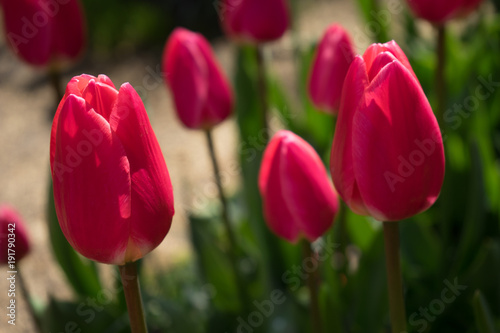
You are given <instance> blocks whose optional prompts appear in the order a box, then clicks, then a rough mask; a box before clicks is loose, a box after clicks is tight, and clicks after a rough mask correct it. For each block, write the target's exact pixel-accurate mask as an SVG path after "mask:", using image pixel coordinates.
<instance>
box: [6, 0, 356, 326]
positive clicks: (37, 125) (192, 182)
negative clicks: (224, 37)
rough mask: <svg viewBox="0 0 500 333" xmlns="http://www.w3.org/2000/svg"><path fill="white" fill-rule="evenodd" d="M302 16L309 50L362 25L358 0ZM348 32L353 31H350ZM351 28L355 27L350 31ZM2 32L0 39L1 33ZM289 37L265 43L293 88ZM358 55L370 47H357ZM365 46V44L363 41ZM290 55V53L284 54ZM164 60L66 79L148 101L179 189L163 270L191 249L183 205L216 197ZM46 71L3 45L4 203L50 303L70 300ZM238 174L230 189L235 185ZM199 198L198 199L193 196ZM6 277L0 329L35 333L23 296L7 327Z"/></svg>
mask: <svg viewBox="0 0 500 333" xmlns="http://www.w3.org/2000/svg"><path fill="white" fill-rule="evenodd" d="M300 12H301V17H300V20H299V21H298V23H297V26H296V29H297V31H298V39H299V40H300V41H301V43H303V44H304V45H305V44H307V43H309V42H311V41H314V40H317V39H318V38H319V37H320V36H321V34H322V32H323V30H324V29H325V27H326V26H327V25H328V24H329V23H331V22H339V23H341V24H343V25H345V26H346V27H352V28H353V29H354V28H355V27H362V25H361V23H360V21H359V16H358V15H357V8H355V4H354V2H353V1H318V0H316V1H311V2H310V4H309V5H308V6H307V7H305V8H304V9H303V10H301V11H300ZM349 29H350V28H349ZM350 30H351V29H350ZM3 35H4V34H3V31H2V32H1V33H0V36H3ZM291 41H292V38H291V36H290V35H288V36H286V37H285V38H284V39H283V40H282V41H280V42H279V43H276V44H273V45H270V46H268V49H267V53H266V54H267V56H268V57H269V59H268V60H269V64H270V65H269V67H270V70H271V71H273V72H274V73H275V75H277V76H279V77H280V78H281V79H282V81H283V82H286V86H287V88H288V90H291V89H294V87H295V82H294V80H293V79H290V76H293V73H294V68H293V61H292V59H291V57H289V56H283V54H285V55H286V54H288V53H289V52H286V51H287V50H290V49H291V45H292V43H291ZM358 44H359V43H357V45H356V46H357V47H358V48H359V51H361V48H362V47H364V46H366V45H358ZM361 44H363V42H361ZM282 51H285V52H282ZM233 52H234V49H233V47H232V46H231V45H229V44H228V43H225V42H222V43H218V44H217V45H216V53H217V57H218V58H219V59H220V60H221V63H222V64H223V65H224V69H225V70H226V72H227V73H231V71H232V59H233ZM159 65H160V58H159V57H157V56H155V55H142V56H140V57H128V58H125V59H118V60H117V59H114V60H102V59H97V58H96V59H94V58H92V57H91V56H90V57H87V58H86V59H85V60H84V61H83V62H82V63H81V64H79V65H78V66H77V67H76V68H73V69H71V70H69V71H67V72H66V73H65V74H64V78H63V81H64V82H67V81H69V80H70V79H71V77H72V76H74V75H78V74H80V73H82V72H85V73H88V74H93V75H97V74H100V73H105V74H107V75H108V76H109V77H110V78H111V79H112V80H113V82H114V83H115V84H116V85H117V86H119V85H120V84H121V83H123V82H126V81H129V82H130V83H131V84H132V85H133V86H134V87H135V88H136V89H137V90H138V91H140V92H141V97H143V100H144V101H145V104H146V108H147V110H148V113H149V116H150V120H151V123H152V126H153V128H154V130H155V133H156V135H157V137H158V141H159V143H160V145H161V147H162V150H163V153H164V157H165V159H166V161H167V165H168V168H169V171H170V176H171V179H172V182H173V186H174V196H175V200H176V201H175V206H176V215H175V217H174V221H173V225H172V229H171V231H170V233H169V234H168V235H167V237H166V239H165V240H164V242H163V243H162V244H161V245H160V246H159V248H158V249H157V250H155V251H154V252H153V253H151V254H150V255H149V256H148V258H147V260H148V261H149V264H150V265H166V264H168V263H169V262H173V261H175V260H179V259H181V258H185V257H186V256H188V255H189V254H190V251H191V248H190V245H189V239H188V235H187V228H186V218H185V217H186V215H185V211H186V208H190V207H191V208H192V207H193V200H195V201H196V202H199V201H200V200H201V201H203V200H209V199H211V198H212V197H214V196H215V193H214V191H213V188H214V187H213V182H212V176H211V174H212V169H211V165H210V163H209V160H208V153H207V150H206V146H205V138H204V135H203V133H200V132H197V131H190V130H187V129H185V128H183V127H182V126H181V125H180V123H179V121H178V120H177V118H176V116H175V113H174V111H173V109H172V102H171V98H170V95H169V93H168V92H167V90H166V88H165V87H164V85H163V83H162V82H160V81H159V79H158V81H157V80H156V79H155V77H157V76H155V75H152V74H151V73H152V72H153V73H154V72H157V70H158V68H159ZM44 75H45V74H44V72H43V71H42V70H37V69H33V68H31V67H29V66H26V65H25V64H23V63H21V62H20V61H19V60H17V59H16V58H15V57H14V55H13V54H12V53H11V52H10V50H9V49H7V47H6V46H5V45H4V42H3V38H2V40H1V41H0V102H1V103H0V203H2V202H7V203H10V204H12V205H14V206H15V207H16V208H17V209H18V210H19V211H20V213H21V214H22V216H23V217H24V218H25V220H26V223H27V225H28V226H29V233H30V236H31V239H32V243H33V251H32V253H31V255H29V256H28V257H27V258H26V259H24V260H23V262H22V263H21V269H22V270H23V272H24V274H23V275H24V277H25V280H26V283H27V286H28V289H29V290H30V291H31V293H32V295H33V296H34V297H35V298H37V299H39V300H41V301H46V300H47V299H48V297H49V296H53V297H56V298H58V299H70V298H71V297H72V293H71V291H70V289H69V288H68V287H67V284H66V281H65V277H64V276H63V274H62V271H61V270H60V268H59V267H58V266H57V264H56V263H55V261H54V258H53V255H52V252H51V248H50V245H49V241H48V232H47V228H46V201H47V186H48V182H49V133H50V125H51V123H50V121H48V118H47V113H48V110H50V109H51V108H53V106H54V100H53V92H52V89H51V87H50V86H49V84H48V82H47V80H46V79H45V76H44ZM214 134H215V144H216V150H217V153H218V155H219V157H220V159H221V161H222V164H223V170H224V169H226V168H229V166H230V165H231V163H232V162H234V161H236V148H235V147H236V138H237V129H236V127H235V124H234V121H232V120H231V121H227V122H225V123H224V124H223V125H221V126H219V127H217V128H216V130H215V133H214ZM238 182H239V180H238V177H237V175H235V177H233V178H232V179H231V182H230V184H229V190H230V191H231V189H232V190H234V189H235V188H236V187H237V186H238ZM193 198H194V199H193ZM6 277H7V272H6V268H0V309H4V310H0V332H33V330H32V327H31V324H30V323H29V317H28V314H27V312H26V309H25V307H24V304H22V301H21V299H20V297H18V303H19V302H21V304H19V307H18V309H17V325H16V326H15V327H12V326H10V325H8V324H7V319H6V315H5V314H3V313H2V312H5V311H6V310H5V307H6V306H7V303H6V302H7V290H8V285H7V280H6Z"/></svg>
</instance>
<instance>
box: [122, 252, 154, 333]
mask: <svg viewBox="0 0 500 333" xmlns="http://www.w3.org/2000/svg"><path fill="white" fill-rule="evenodd" d="M119 269H120V277H121V280H122V284H123V291H124V293H125V300H126V301H127V309H128V316H129V318H130V329H131V332H132V333H147V332H148V329H147V326H146V319H145V316H144V308H143V305H142V298H141V287H140V286H139V276H138V273H137V263H136V262H132V263H128V264H125V265H123V266H119Z"/></svg>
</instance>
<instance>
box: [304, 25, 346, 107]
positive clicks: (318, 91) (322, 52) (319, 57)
mask: <svg viewBox="0 0 500 333" xmlns="http://www.w3.org/2000/svg"><path fill="white" fill-rule="evenodd" d="M354 56H355V52H354V47H353V45H352V42H351V38H350V37H349V34H348V33H347V31H345V30H344V28H342V27H341V26H340V25H338V24H332V25H331V26H330V27H329V28H328V29H327V30H326V32H325V34H324V36H323V38H322V39H321V42H320V44H319V47H318V50H317V51H316V55H315V57H314V61H313V64H312V71H311V76H310V79H309V95H310V96H311V100H312V101H313V103H314V105H315V106H316V107H317V108H319V109H321V110H324V111H326V112H328V113H332V114H336V113H338V109H339V106H340V97H341V95H342V86H343V85H344V79H345V76H346V74H347V70H348V69H349V65H350V64H351V62H352V60H353V59H354Z"/></svg>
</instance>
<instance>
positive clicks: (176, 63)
mask: <svg viewBox="0 0 500 333" xmlns="http://www.w3.org/2000/svg"><path fill="white" fill-rule="evenodd" d="M163 72H164V74H165V76H166V81H167V84H168V86H169V88H170V89H171V91H172V95H173V99H174V103H175V106H176V110H177V115H178V116H179V118H180V120H181V121H182V123H183V124H184V125H185V126H186V127H188V128H192V129H210V128H212V127H213V126H215V125H217V124H219V123H220V122H222V121H224V120H225V119H226V118H227V117H228V116H229V115H230V114H231V111H232V109H233V93H232V91H231V87H230V85H229V83H228V81H227V79H226V77H225V76H224V74H223V72H222V71H221V69H220V68H219V65H218V64H217V62H216V60H215V56H214V54H213V52H212V49H211V47H210V44H209V43H208V42H207V40H206V39H205V38H204V37H203V36H202V35H200V34H198V33H194V32H191V31H189V30H186V29H183V28H177V29H175V31H174V32H173V33H172V35H171V36H170V38H169V40H168V42H167V45H166V47H165V52H164V55H163Z"/></svg>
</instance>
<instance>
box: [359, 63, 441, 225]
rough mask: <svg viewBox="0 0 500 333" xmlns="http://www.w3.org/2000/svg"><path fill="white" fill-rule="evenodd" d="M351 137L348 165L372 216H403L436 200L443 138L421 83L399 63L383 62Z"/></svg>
mask: <svg viewBox="0 0 500 333" xmlns="http://www.w3.org/2000/svg"><path fill="white" fill-rule="evenodd" d="M352 137H353V142H352V156H353V159H352V165H353V166H354V172H355V178H356V180H357V184H358V186H359V191H360V193H361V196H362V199H363V201H364V203H365V206H366V208H367V209H368V211H369V212H370V215H372V216H373V217H375V218H376V219H378V220H381V221H395V220H401V219H404V218H408V217H410V216H413V215H415V214H418V213H419V212H422V211H424V210H426V209H427V208H428V207H430V206H431V205H432V204H433V203H434V201H435V200H436V199H437V197H438V195H439V192H440V189H441V185H442V182H443V178H444V153H443V145H442V139H441V135H440V131H439V126H438V124H437V121H436V118H435V116H434V114H433V112H432V109H431V107H430V105H429V102H428V101H427V98H426V96H425V94H424V92H423V91H422V88H421V87H420V84H419V83H418V81H416V79H415V78H414V77H413V75H412V74H411V73H410V71H408V69H407V68H405V66H404V65H403V64H401V63H400V62H398V61H394V62H392V63H390V64H388V65H386V66H385V67H384V68H383V69H382V71H381V72H379V74H378V76H377V77H376V78H375V80H374V81H373V82H372V83H371V84H370V86H369V88H368V89H367V91H366V95H365V100H364V102H363V103H362V104H361V106H360V108H359V110H358V112H356V114H355V115H354V119H353V122H352ZM374 138H377V140H374ZM381 143H383V145H381Z"/></svg>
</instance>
